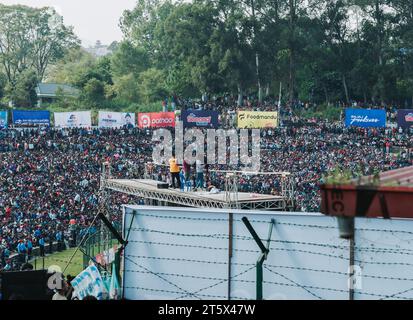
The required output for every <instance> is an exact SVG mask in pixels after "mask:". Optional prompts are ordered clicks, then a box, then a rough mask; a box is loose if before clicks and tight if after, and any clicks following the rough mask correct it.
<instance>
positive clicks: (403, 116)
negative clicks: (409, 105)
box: [397, 109, 413, 129]
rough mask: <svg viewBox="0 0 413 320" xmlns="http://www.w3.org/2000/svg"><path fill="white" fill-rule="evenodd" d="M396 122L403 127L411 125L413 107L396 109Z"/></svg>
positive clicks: (412, 123) (412, 122)
mask: <svg viewBox="0 0 413 320" xmlns="http://www.w3.org/2000/svg"><path fill="white" fill-rule="evenodd" d="M397 124H398V125H399V127H401V128H403V129H408V128H411V127H413V109H403V110H397Z"/></svg>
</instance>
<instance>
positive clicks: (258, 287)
mask: <svg viewBox="0 0 413 320" xmlns="http://www.w3.org/2000/svg"><path fill="white" fill-rule="evenodd" d="M242 222H244V224H245V226H246V227H247V229H248V231H249V232H250V233H251V236H252V237H253V238H254V240H255V242H256V243H257V245H258V247H259V248H260V249H261V255H260V257H259V258H258V260H257V263H256V274H257V278H256V291H257V294H256V296H257V300H262V299H263V294H262V289H263V285H262V283H263V278H264V276H263V267H262V266H263V264H264V261H265V260H266V259H267V256H268V254H269V253H270V244H271V236H272V229H273V227H274V224H275V220H274V219H272V220H271V225H270V229H269V231H268V238H267V247H265V246H264V244H263V243H262V241H261V239H260V237H259V236H258V234H257V233H256V232H255V230H254V228H253V227H252V225H251V223H250V222H249V221H248V218H247V217H243V218H242Z"/></svg>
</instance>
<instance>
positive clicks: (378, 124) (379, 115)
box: [345, 109, 386, 128]
mask: <svg viewBox="0 0 413 320" xmlns="http://www.w3.org/2000/svg"><path fill="white" fill-rule="evenodd" d="M345 124H346V127H350V126H355V127H362V128H383V127H385V126H386V111H385V110H382V109H373V110H369V109H346V122H345Z"/></svg>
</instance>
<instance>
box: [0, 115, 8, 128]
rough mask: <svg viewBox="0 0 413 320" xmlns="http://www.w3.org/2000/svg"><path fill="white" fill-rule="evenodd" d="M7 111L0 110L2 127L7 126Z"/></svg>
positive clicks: (0, 126) (0, 125)
mask: <svg viewBox="0 0 413 320" xmlns="http://www.w3.org/2000/svg"><path fill="white" fill-rule="evenodd" d="M7 119H8V118H7V111H0V129H3V128H7V127H8V123H7Z"/></svg>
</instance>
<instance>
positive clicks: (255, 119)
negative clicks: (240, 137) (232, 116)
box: [238, 111, 278, 129]
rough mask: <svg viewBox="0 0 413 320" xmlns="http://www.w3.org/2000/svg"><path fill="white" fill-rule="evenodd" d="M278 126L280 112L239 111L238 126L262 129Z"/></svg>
mask: <svg viewBox="0 0 413 320" xmlns="http://www.w3.org/2000/svg"><path fill="white" fill-rule="evenodd" d="M276 127H278V112H276V111H269V112H261V111H238V128H240V129H244V128H248V129H260V128H276Z"/></svg>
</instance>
